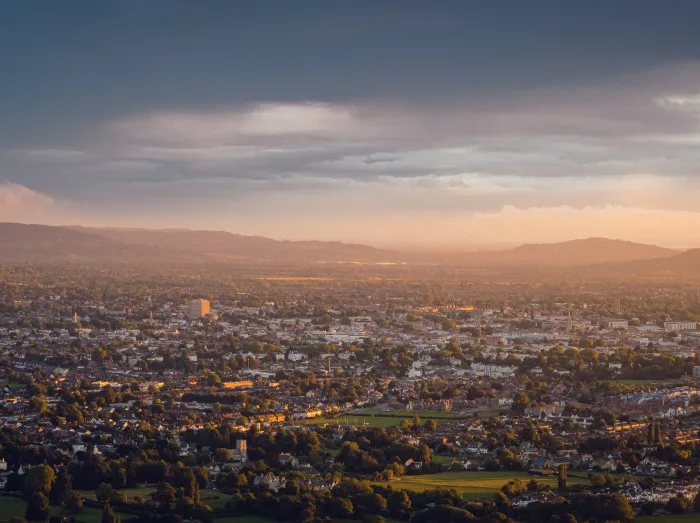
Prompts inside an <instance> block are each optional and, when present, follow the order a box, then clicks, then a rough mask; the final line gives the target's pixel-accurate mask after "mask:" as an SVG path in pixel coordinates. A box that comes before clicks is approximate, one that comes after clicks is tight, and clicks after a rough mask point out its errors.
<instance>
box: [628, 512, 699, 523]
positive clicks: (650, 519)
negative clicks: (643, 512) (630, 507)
mask: <svg viewBox="0 0 700 523" xmlns="http://www.w3.org/2000/svg"><path fill="white" fill-rule="evenodd" d="M634 520H635V521H638V522H639V523H691V522H692V523H695V522H700V513H697V512H695V513H693V512H688V513H687V514H667V515H664V516H642V517H638V518H635V519H634Z"/></svg>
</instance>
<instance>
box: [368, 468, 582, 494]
mask: <svg viewBox="0 0 700 523" xmlns="http://www.w3.org/2000/svg"><path fill="white" fill-rule="evenodd" d="M532 478H534V479H536V480H537V481H538V482H540V483H544V484H545V485H549V486H551V487H555V486H556V485H557V478H556V476H544V477H542V476H530V475H529V474H528V473H527V472H469V471H464V472H441V473H439V474H425V475H420V476H403V477H402V478H400V479H396V480H393V481H390V482H389V483H387V482H381V481H378V482H374V483H375V484H376V485H390V486H391V487H392V488H393V489H395V490H413V491H418V492H422V491H424V490H430V489H435V488H443V489H455V490H456V491H457V492H459V493H460V494H462V495H464V496H466V497H469V498H479V497H491V496H493V495H494V494H495V493H496V491H498V490H500V488H501V487H502V486H503V485H505V484H506V483H508V482H509V481H510V480H513V479H519V480H522V481H530V479H532ZM568 482H569V485H578V484H581V483H588V479H587V478H575V477H572V476H571V475H569V481H568Z"/></svg>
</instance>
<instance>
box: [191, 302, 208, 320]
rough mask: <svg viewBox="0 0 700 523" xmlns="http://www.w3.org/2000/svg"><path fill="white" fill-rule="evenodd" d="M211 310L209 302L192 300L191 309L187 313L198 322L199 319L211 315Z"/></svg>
mask: <svg viewBox="0 0 700 523" xmlns="http://www.w3.org/2000/svg"><path fill="white" fill-rule="evenodd" d="M210 310H211V308H210V306H209V300H202V299H198V300H192V301H191V302H190V307H189V310H188V313H187V316H188V317H189V318H190V319H191V320H198V319H199V318H203V317H204V316H206V315H207V314H209V311H210Z"/></svg>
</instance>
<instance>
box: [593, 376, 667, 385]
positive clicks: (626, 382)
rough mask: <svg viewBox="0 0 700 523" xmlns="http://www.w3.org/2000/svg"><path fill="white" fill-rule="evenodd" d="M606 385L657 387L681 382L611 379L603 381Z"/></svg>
mask: <svg viewBox="0 0 700 523" xmlns="http://www.w3.org/2000/svg"><path fill="white" fill-rule="evenodd" d="M603 381H605V382H607V383H619V384H620V385H640V386H645V385H659V384H667V385H668V384H673V383H679V382H680V381H681V380H680V378H678V379H670V380H616V379H611V380H603Z"/></svg>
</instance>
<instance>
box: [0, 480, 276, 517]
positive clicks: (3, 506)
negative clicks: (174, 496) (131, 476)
mask: <svg viewBox="0 0 700 523" xmlns="http://www.w3.org/2000/svg"><path fill="white" fill-rule="evenodd" d="M148 488H150V489H151V491H152V490H153V487H141V488H139V489H125V490H130V491H134V492H133V495H134V496H136V495H139V496H142V497H143V495H142V494H141V492H145V490H146V489H148ZM214 495H218V494H214ZM84 497H91V496H87V495H86V496H84ZM92 497H93V499H94V496H92ZM221 497H222V498H226V496H225V495H221ZM202 500H203V501H204V502H205V503H207V504H209V505H212V506H214V505H215V504H214V503H211V502H209V501H206V498H205V496H204V493H203V495H202ZM224 503H225V500H224ZM224 503H222V504H221V505H222V506H223V504H224ZM26 508H27V504H26V502H25V501H24V500H23V499H21V498H15V497H11V496H0V523H6V522H8V521H9V520H10V518H13V517H20V518H23V517H24V513H25V510H26ZM115 513H117V514H118V515H119V516H120V517H121V519H122V521H124V520H125V519H129V518H131V517H133V516H131V515H128V514H120V513H119V512H118V511H115ZM50 514H51V515H52V516H54V515H59V509H58V508H57V507H51V508H50ZM76 519H78V520H79V521H84V522H85V523H100V521H101V520H102V510H100V509H97V508H92V507H83V509H82V510H81V511H80V512H79V513H78V515H77V518H76ZM270 521H271V520H269V519H264V518H261V517H258V516H235V517H226V518H217V519H216V523H270Z"/></svg>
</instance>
